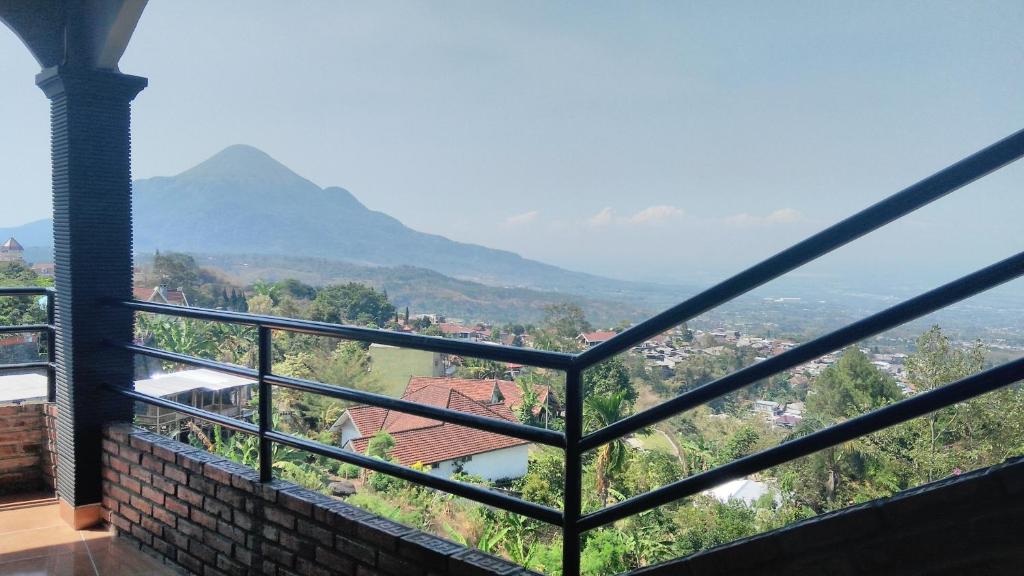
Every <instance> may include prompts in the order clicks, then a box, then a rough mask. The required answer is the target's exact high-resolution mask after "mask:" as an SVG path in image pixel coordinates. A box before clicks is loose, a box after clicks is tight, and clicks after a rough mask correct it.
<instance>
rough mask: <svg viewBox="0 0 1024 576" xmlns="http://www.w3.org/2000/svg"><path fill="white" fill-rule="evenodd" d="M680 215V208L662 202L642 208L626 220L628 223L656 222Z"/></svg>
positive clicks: (681, 212)
mask: <svg viewBox="0 0 1024 576" xmlns="http://www.w3.org/2000/svg"><path fill="white" fill-rule="evenodd" d="M682 215H683V211H682V209H680V208H676V207H675V206H668V205H664V204H662V205H658V206H651V207H649V208H644V209H643V210H641V211H639V212H637V213H636V214H633V215H632V216H630V217H629V218H628V219H626V222H628V223H629V224H657V223H659V222H663V221H665V220H668V219H669V218H675V217H678V216H682Z"/></svg>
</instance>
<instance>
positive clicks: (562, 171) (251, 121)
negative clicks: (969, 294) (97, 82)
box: [0, 0, 1024, 282]
mask: <svg viewBox="0 0 1024 576" xmlns="http://www.w3.org/2000/svg"><path fill="white" fill-rule="evenodd" d="M1021 30H1024V2H1021V1H1020V0H1008V1H1005V2H950V3H942V2H937V1H929V2H889V1H886V2H877V3H871V2H855V3H840V2H801V3H798V2H749V3H748V2H703V3H689V2H664V3H662V2H609V3H605V2H594V1H588V2H481V1H477V0H474V1H469V2H409V3H406V2H358V3H356V2H337V1H317V2H313V1H304V2H281V1H279V0H278V1H274V2H269V1H268V2H262V1H261V2H255V1H246V2H241V1H235V2H228V1H222V2H198V1H185V0H163V1H160V0H153V1H152V2H150V5H149V7H148V8H147V10H146V13H145V14H144V16H143V19H142V22H141V23H140V25H139V28H138V31H137V33H136V36H135V39H134V41H133V42H132V44H131V45H130V46H129V48H128V52H127V53H126V55H125V57H124V59H123V60H122V63H121V69H122V70H123V71H125V72H127V73H132V74H138V75H143V76H147V77H148V78H149V79H150V86H149V88H148V89H146V90H145V91H144V92H143V93H142V94H141V95H140V96H139V98H138V99H137V100H136V103H135V107H134V117H133V118H134V129H133V130H134V132H133V142H134V149H133V160H134V173H135V175H136V176H137V177H150V176H157V175H169V174H175V173H177V172H180V171H182V170H184V169H186V168H188V167H190V166H192V165H194V164H196V163H197V162H199V161H201V160H203V159H204V158H206V157H208V156H210V155H211V154H213V153H215V152H216V151H218V150H220V149H221V148H223V147H225V146H227V145H230V144H233V143H246V144H251V145H254V146H257V147H259V148H261V149H263V150H265V151H266V152H268V153H269V154H271V155H272V156H274V157H275V158H277V159H279V160H281V161H282V162H284V163H285V164H287V165H288V166H290V167H292V168H293V169H294V170H295V171H297V172H298V173H300V174H302V175H304V176H306V177H308V178H309V179H311V180H313V181H314V182H316V183H317V184H320V185H321V186H329V185H339V186H343V187H345V188H347V189H349V190H350V191H352V192H353V193H354V194H355V195H356V196H357V197H358V198H359V199H360V200H362V201H363V202H364V203H365V204H366V205H368V206H369V207H371V208H373V209H377V210H382V211H384V212H387V213H389V214H391V215H393V216H395V217H397V218H399V219H400V220H402V221H403V222H405V223H406V224H408V225H410V226H412V227H414V228H417V229H419V230H423V231H428V232H435V233H439V234H444V235H446V236H449V237H451V238H453V239H456V240H462V241H467V242H476V243H481V244H485V245H488V246H493V247H499V248H505V249H509V250H514V251H517V252H520V253H522V254H523V255H525V256H528V257H532V258H537V259H540V260H544V261H547V262H551V263H554V264H559V265H562V266H566V267H569V268H573V269H579V270H585V271H591V272H597V273H603V274H608V275H613V276H617V277H623V278H641V279H661V280H666V279H668V280H677V281H680V280H698V281H700V282H704V281H705V280H706V279H708V278H712V277H720V276H721V275H722V274H723V273H725V272H729V271H734V269H735V268H737V267H739V266H741V265H746V264H751V263H753V262H755V261H756V260H758V259H760V258H762V257H764V256H767V255H769V254H770V253H771V252H772V251H774V250H777V249H779V248H782V247H784V246H785V245H787V244H788V243H791V242H792V241H795V240H797V239H799V238H800V237H801V236H803V235H806V234H808V233H810V232H813V231H815V230H817V229H819V228H821V227H823V226H824V225H826V224H829V223H831V222H833V221H835V220H836V219H838V218H840V217H842V216H845V215H848V214H850V213H852V212H853V211H855V210H857V209H860V208H862V207H865V206H867V205H869V204H870V203H872V202H874V201H877V200H879V199H881V198H882V197H884V196H886V195H888V194H891V193H893V192H896V191H898V190H899V189H901V188H903V187H904V186H906V185H908V184H911V183H913V182H914V181H916V180H918V179H920V178H922V177H924V176H927V175H929V174H931V173H932V172H934V171H936V170H938V169H939V168H942V167H944V166H945V165H947V164H949V163H951V162H953V161H956V160H958V159H959V158H961V157H962V156H964V155H966V154H968V153H970V152H973V151H975V150H976V149H978V148H980V147H982V146H984V145H987V144H989V143H991V142H993V141H995V140H997V139H999V138H1001V137H1004V136H1006V135H1008V134H1010V133H1012V132H1014V131H1016V130H1018V129H1021V128H1024V34H1022V33H1021ZM37 71H38V69H37V65H36V63H35V62H34V60H32V58H31V57H30V56H29V54H28V52H27V50H25V49H24V48H22V47H21V46H20V44H19V43H18V41H17V40H16V38H15V37H14V36H13V34H10V33H8V32H7V31H0V127H2V128H0V129H2V132H0V133H2V134H3V137H2V138H0V175H2V176H0V226H5V225H15V224H20V223H23V222H26V221H29V220H33V219H37V218H42V217H45V216H47V215H48V213H49V209H50V206H49V192H48V191H49V167H48V159H49V143H48V106H47V102H46V100H45V98H44V97H43V95H42V93H41V92H40V91H39V90H38V89H37V88H36V87H35V86H34V85H33V75H34V74H35V73H36V72H37ZM1022 184H1024V165H1015V166H1011V167H1010V168H1008V169H1006V170H1004V171H1003V172H1001V173H998V174H996V175H993V176H990V177H989V178H988V179H986V180H984V181H982V182H979V183H976V184H975V185H973V186H972V187H970V188H968V189H965V190H963V191H962V192H960V193H959V194H958V195H957V196H954V197H951V198H949V199H946V200H944V201H942V202H941V203H939V204H937V205H935V206H933V207H930V208H928V209H926V210H923V211H921V212H919V213H917V214H915V215H914V216H913V217H911V218H910V219H908V220H907V221H905V222H902V223H900V224H899V225H898V226H896V227H894V228H893V229H891V230H888V231H886V232H885V233H882V234H876V235H874V236H872V237H869V238H868V239H866V240H865V241H864V242H862V243H860V244H859V245H858V246H857V247H856V248H851V249H848V250H843V251H842V252H841V253H839V254H837V255H836V256H835V257H833V258H830V259H829V260H828V261H826V262H824V263H823V264H821V265H820V266H818V267H815V268H812V269H811V270H810V271H811V272H821V273H830V272H835V271H837V270H847V271H849V273H850V274H853V275H859V276H862V277H867V278H879V277H887V276H889V275H891V276H893V277H894V278H900V279H901V280H906V279H917V278H926V277H927V278H929V279H931V278H952V277H953V276H956V275H958V274H960V273H962V272H965V271H967V270H969V269H972V268H975V267H978V266H981V265H984V264H987V263H990V262H991V261H994V260H995V259H998V258H1002V257H1005V256H1008V255H1010V254H1012V253H1014V252H1016V251H1018V250H1021V249H1022V248H1024V242H1022V238H1024V236H1022V234H1021V225H1020V222H1021V220H1022V218H1024V200H1022Z"/></svg>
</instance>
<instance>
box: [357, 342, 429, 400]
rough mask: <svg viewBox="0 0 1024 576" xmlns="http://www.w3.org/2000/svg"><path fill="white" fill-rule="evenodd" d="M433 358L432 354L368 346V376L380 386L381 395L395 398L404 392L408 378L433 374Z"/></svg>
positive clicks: (405, 349) (406, 349)
mask: <svg viewBox="0 0 1024 576" xmlns="http://www.w3.org/2000/svg"><path fill="white" fill-rule="evenodd" d="M434 357H435V354H434V353H433V352H424V351H422V350H410V349H408V348H392V347H389V346H370V358H372V360H373V361H372V364H371V368H370V374H372V375H373V376H375V377H376V378H377V381H379V382H380V383H381V384H382V386H383V390H382V391H381V393H382V394H386V395H388V396H394V397H396V398H397V397H399V396H401V395H402V393H403V392H405V386H406V385H407V384H408V383H409V378H410V377H412V376H433V375H434V374H435V372H434Z"/></svg>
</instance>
